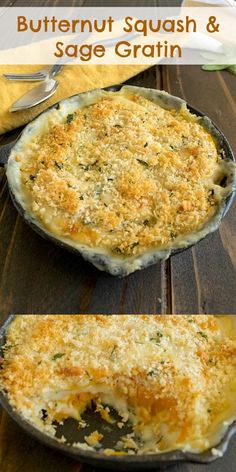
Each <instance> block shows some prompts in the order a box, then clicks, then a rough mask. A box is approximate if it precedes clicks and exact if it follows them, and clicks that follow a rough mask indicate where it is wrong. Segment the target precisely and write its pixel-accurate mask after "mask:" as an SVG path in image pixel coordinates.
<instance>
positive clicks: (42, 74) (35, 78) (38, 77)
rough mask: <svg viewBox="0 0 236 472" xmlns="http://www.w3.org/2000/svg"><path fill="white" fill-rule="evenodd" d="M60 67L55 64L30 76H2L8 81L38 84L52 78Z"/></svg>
mask: <svg viewBox="0 0 236 472" xmlns="http://www.w3.org/2000/svg"><path fill="white" fill-rule="evenodd" d="M61 67H62V65H58V64H55V65H53V66H48V67H45V68H44V69H41V70H39V71H38V72H34V73H32V74H3V75H4V77H6V79H8V80H17V81H21V80H22V81H24V82H40V81H43V80H45V79H46V78H47V77H48V76H49V75H50V76H51V77H53V76H54V75H55V74H57V73H58V72H59V70H60V69H61Z"/></svg>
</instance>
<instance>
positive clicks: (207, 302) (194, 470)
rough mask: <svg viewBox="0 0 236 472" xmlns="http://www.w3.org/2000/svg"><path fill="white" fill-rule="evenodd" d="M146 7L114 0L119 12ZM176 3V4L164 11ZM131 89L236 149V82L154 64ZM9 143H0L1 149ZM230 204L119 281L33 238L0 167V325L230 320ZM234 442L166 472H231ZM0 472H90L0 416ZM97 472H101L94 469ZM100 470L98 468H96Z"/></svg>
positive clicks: (235, 267) (235, 230)
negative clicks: (111, 318) (195, 239)
mask: <svg viewBox="0 0 236 472" xmlns="http://www.w3.org/2000/svg"><path fill="white" fill-rule="evenodd" d="M155 3H156V2H155V0H153V1H152V0H150V1H148V2H147V1H145V2H144V1H143V2H142V1H136V2H132V1H128V2H127V1H119V2H118V3H117V2H116V4H119V5H123V6H127V5H131V4H136V5H139V6H140V5H153V4H155ZM166 3H167V4H168V5H176V2H175V0H168V2H164V0H163V2H162V1H159V2H158V4H159V5H163V4H166ZM36 4H37V6H43V5H48V6H49V5H57V6H68V5H74V6H79V5H85V4H86V6H87V5H89V6H94V5H96V6H101V5H103V6H104V5H107V6H108V5H114V4H115V2H113V1H112V0H107V1H102V0H101V1H96V2H95V1H92V0H88V1H86V2H85V1H83V0H81V1H78V0H74V1H73V0H70V1H68V0H38V1H37V2H36V1H34V0H0V7H2V6H8V7H10V6H35V5H36ZM128 83H130V84H134V85H140V86H145V87H153V88H160V89H164V90H166V91H168V92H170V93H172V94H176V95H178V96H180V97H182V98H184V99H186V100H187V101H188V102H189V103H190V104H192V105H193V106H195V107H196V108H198V109H200V110H201V111H203V112H204V113H205V114H206V115H208V116H209V117H210V118H211V119H213V120H214V121H215V122H216V124H217V125H218V126H219V127H220V128H221V130H222V131H223V132H224V133H225V135H226V137H227V138H228V140H229V142H230V144H231V146H232V148H233V150H234V152H236V133H235V125H234V123H235V117H236V78H235V77H234V76H232V75H230V74H229V73H228V72H224V71H223V72H214V73H207V72H204V71H202V70H201V68H200V66H181V67H178V66H156V67H152V68H150V69H149V70H147V71H146V72H144V73H142V74H140V75H139V76H137V77H134V78H133V79H131V80H129V82H128ZM7 139H9V137H7V136H5V137H1V138H0V145H1V144H4V143H5V142H6V141H7ZM235 210H236V204H234V205H233V207H232V208H231V210H230V211H229V213H228V214H227V216H226V217H225V219H224V221H223V222H222V224H221V226H220V229H219V231H217V232H215V233H214V234H212V235H209V236H208V237H207V238H206V239H204V240H203V241H201V242H200V243H198V244H197V245H196V246H194V248H192V249H188V250H187V251H185V252H182V253H181V254H178V255H175V256H173V257H172V258H171V259H170V260H168V261H166V262H163V263H158V264H156V265H154V266H152V267H150V268H148V269H146V270H143V271H140V272H137V273H135V274H131V275H130V276H128V277H126V278H124V279H117V278H115V277H112V276H110V275H108V274H105V273H102V272H99V271H98V270H96V269H95V268H94V267H93V266H92V265H90V264H89V263H87V262H85V261H84V260H83V259H82V258H80V257H75V256H74V255H73V254H70V253H69V252H66V251H65V250H63V249H60V248H58V247H56V246H55V245H53V244H52V243H51V242H48V241H46V240H44V239H42V238H41V237H40V236H38V235H37V234H36V233H34V232H33V231H32V230H31V229H30V228H29V227H28V226H27V225H26V223H25V222H24V221H23V219H22V218H21V217H20V216H19V215H18V213H17V211H16V210H15V208H14V207H13V204H12V202H11V200H10V196H9V192H8V189H7V183H6V178H5V171H4V170H3V169H0V307H1V312H0V320H1V321H2V320H3V319H4V318H5V317H6V316H7V314H8V313H10V312H15V313H16V312H23V313H86V312H87V313H99V312H101V313H231V314H232V313H236V219H235ZM235 468H236V440H235V439H234V440H232V441H231V445H230V448H229V450H228V452H227V454H226V456H225V457H224V458H223V459H220V460H218V461H217V462H216V463H214V464H212V465H207V466H204V465H201V466H200V465H194V464H180V465H177V466H175V467H171V468H168V470H170V472H180V471H181V472H200V471H201V472H203V471H206V472H221V471H222V470H224V471H225V472H233V471H235ZM0 471H1V472H67V471H68V472H69V471H70V472H79V471H80V472H92V471H95V469H94V468H93V467H90V466H85V465H83V466H82V465H80V464H79V463H77V462H75V461H73V460H70V459H68V458H66V457H64V456H62V455H60V454H58V453H55V452H53V451H51V450H49V449H47V448H46V447H44V446H41V445H39V444H38V443H37V442H36V441H35V440H34V439H32V438H30V437H29V436H28V435H26V434H25V433H24V432H23V431H22V430H21V429H20V428H19V427H18V426H17V425H16V424H15V423H14V422H13V421H12V420H11V419H10V418H9V417H8V415H7V414H6V413H5V412H3V411H0ZM96 472H99V470H98V469H96ZM100 472H101V471H100Z"/></svg>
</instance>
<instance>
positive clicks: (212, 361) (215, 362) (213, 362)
mask: <svg viewBox="0 0 236 472" xmlns="http://www.w3.org/2000/svg"><path fill="white" fill-rule="evenodd" d="M208 362H209V364H210V365H211V366H216V365H217V361H216V360H215V359H212V358H211V359H209V361H208Z"/></svg>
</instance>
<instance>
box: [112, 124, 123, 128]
mask: <svg viewBox="0 0 236 472" xmlns="http://www.w3.org/2000/svg"><path fill="white" fill-rule="evenodd" d="M114 126H115V128H123V127H122V126H121V125H119V124H117V125H114Z"/></svg>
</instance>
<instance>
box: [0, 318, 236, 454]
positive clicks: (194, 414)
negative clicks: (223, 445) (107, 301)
mask: <svg viewBox="0 0 236 472" xmlns="http://www.w3.org/2000/svg"><path fill="white" fill-rule="evenodd" d="M3 353H4V354H3V358H2V360H1V370H0V385H1V389H2V391H4V394H5V395H7V398H8V399H9V402H10V404H11V406H12V407H13V408H14V409H15V410H16V411H17V412H18V413H20V415H22V416H23V417H24V418H25V419H26V420H27V421H29V422H30V423H31V424H33V425H34V426H35V427H36V428H38V429H39V430H41V431H43V432H45V433H46V434H47V435H49V436H55V434H56V430H57V425H58V424H59V423H60V425H61V424H62V423H63V422H65V421H66V420H67V419H68V418H74V419H75V420H76V421H77V427H78V428H81V429H82V431H83V428H85V427H86V424H85V421H84V419H83V415H84V414H85V411H86V410H88V409H91V408H92V407H93V409H95V410H96V412H98V413H99V414H100V415H101V420H103V421H104V420H105V421H106V422H107V425H108V426H109V425H110V424H112V423H114V422H116V426H117V429H118V430H119V431H120V439H119V441H117V444H116V445H115V446H114V448H113V449H107V448H104V447H103V439H104V434H102V433H101V431H100V430H99V427H98V428H97V429H96V430H94V431H92V432H91V434H89V435H86V434H85V435H84V441H82V442H79V443H76V444H73V445H74V446H77V447H79V448H87V449H90V450H94V449H95V450H99V451H100V452H102V453H105V454H115V455H119V454H130V453H131V454H134V453H137V454H145V453H161V452H165V451H173V450H176V449H179V450H184V451H192V452H197V453H199V452H202V451H205V450H208V449H209V448H214V447H216V445H217V444H218V443H219V441H220V439H221V438H222V436H223V434H224V432H225V431H226V429H227V427H228V426H229V424H230V423H232V422H233V421H234V420H235V418H236V402H235V398H236V397H235V395H236V322H235V319H234V317H233V316H230V315H111V316H106V315H18V316H16V317H15V319H14V320H13V322H12V323H11V324H10V325H9V328H8V331H7V337H6V343H5V345H4V347H3ZM114 410H115V411H116V412H117V415H118V419H117V417H116V418H114V415H113V411H114ZM117 415H116V416H117ZM127 424H128V425H131V426H132V432H130V433H129V434H125V433H122V429H123V428H124V429H125V428H126V426H127ZM107 434H109V428H108V433H107ZM122 434H123V435H122ZM60 441H66V439H65V438H63V437H62V438H60ZM216 451H217V449H216Z"/></svg>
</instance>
